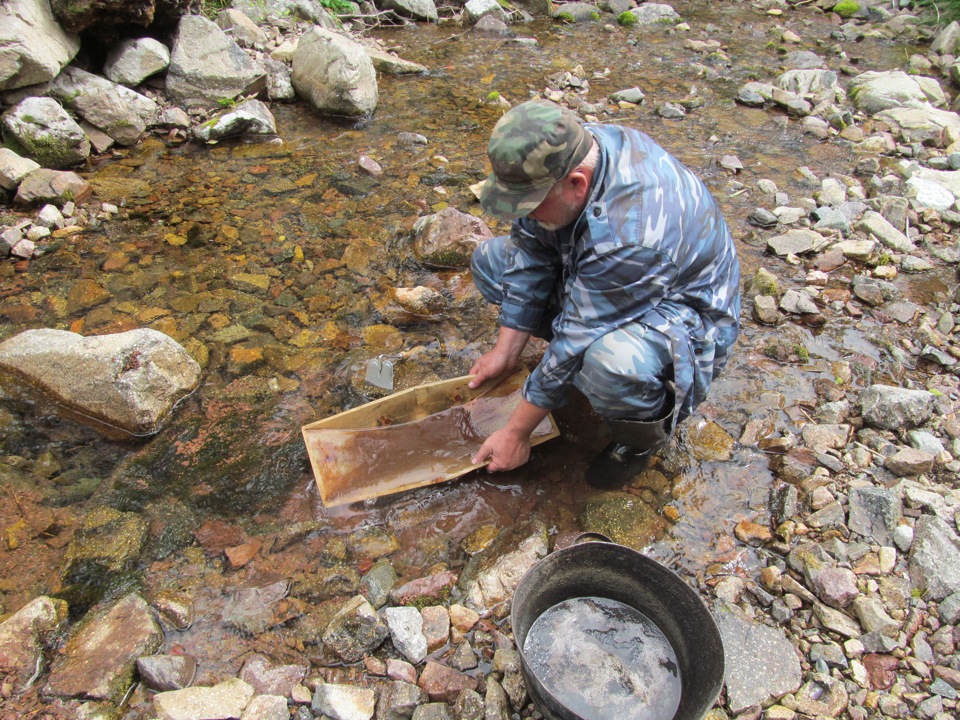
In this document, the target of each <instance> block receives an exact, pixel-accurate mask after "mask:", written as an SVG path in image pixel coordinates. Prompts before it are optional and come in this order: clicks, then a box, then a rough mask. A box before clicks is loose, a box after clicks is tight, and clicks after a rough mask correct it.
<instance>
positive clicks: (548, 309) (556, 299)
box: [499, 124, 740, 420]
mask: <svg viewBox="0 0 960 720" xmlns="http://www.w3.org/2000/svg"><path fill="white" fill-rule="evenodd" d="M586 127H587V128H588V129H589V131H590V132H591V133H592V134H593V135H594V137H595V138H596V139H597V140H598V141H599V144H600V150H601V152H600V158H599V161H598V163H597V168H596V170H595V172H594V176H593V181H592V184H591V188H590V197H589V199H588V201H587V205H586V208H585V210H584V212H583V214H582V215H581V216H580V217H579V219H578V220H576V221H575V222H574V223H572V224H571V225H569V226H567V227H565V228H561V229H559V230H557V231H550V230H546V229H544V228H542V227H540V226H539V225H538V224H537V222H536V221H535V220H533V219H531V218H530V217H523V218H520V219H519V220H517V221H515V222H514V223H513V227H512V229H511V235H510V238H511V243H510V244H511V245H512V246H513V250H512V253H513V255H512V259H511V260H508V269H507V270H506V271H505V272H504V274H503V277H502V284H503V289H504V300H503V304H502V305H501V310H500V318H499V323H500V324H501V325H503V326H505V327H508V328H513V329H515V330H521V331H526V332H533V331H536V330H537V329H538V328H541V327H543V325H544V323H545V322H547V321H548V320H549V317H550V314H552V313H557V309H558V308H559V314H556V317H555V318H554V319H553V323H552V330H553V339H552V340H551V342H550V345H549V347H548V348H547V350H546V352H545V353H544V356H543V360H542V361H541V362H540V364H539V366H538V367H537V368H536V369H535V370H534V372H533V373H532V374H531V376H530V378H529V379H528V381H527V383H526V385H525V386H524V389H523V396H524V398H525V399H526V400H528V401H529V402H531V403H533V404H534V405H536V406H538V407H541V408H545V409H550V410H553V409H556V408H558V407H560V406H562V405H563V404H564V403H565V402H566V396H567V393H568V391H569V389H570V387H571V385H572V383H573V379H574V377H575V376H576V374H577V373H578V372H579V370H580V367H581V365H582V361H583V355H584V353H585V351H586V350H587V348H588V347H589V346H590V345H591V344H592V343H593V342H594V341H595V340H597V339H598V338H600V337H602V336H604V335H606V334H607V333H609V332H611V331H613V330H615V329H617V328H619V327H622V326H624V325H626V324H629V323H631V322H641V323H644V324H646V325H649V326H651V327H654V328H656V329H657V330H660V331H661V332H663V333H664V334H666V335H667V336H668V337H669V338H670V340H671V344H672V349H673V354H674V372H675V377H674V382H675V384H676V388H675V390H676V401H677V406H678V408H679V417H678V420H680V419H683V417H686V415H688V414H690V412H692V410H693V408H694V407H696V405H697V404H698V403H699V402H700V401H702V400H703V398H704V397H705V396H706V391H707V389H708V388H709V386H710V383H711V381H712V380H713V378H714V377H716V375H717V374H718V373H719V372H720V369H721V368H722V367H723V366H724V364H725V363H726V361H727V358H728V356H729V353H730V349H731V347H732V345H733V343H734V341H735V340H736V337H737V334H738V332H739V328H740V288H739V284H740V266H739V261H738V260H737V253H736V248H735V247H734V244H733V239H732V237H731V236H730V232H729V230H728V229H727V226H726V223H725V222H724V220H723V218H722V217H721V215H720V210H719V209H718V207H717V205H716V203H715V202H714V200H713V198H712V197H711V196H710V194H709V192H708V190H707V188H706V187H705V186H704V184H703V183H702V182H701V181H700V180H699V179H698V178H697V177H696V176H695V175H694V174H693V173H691V172H690V171H689V170H688V169H687V168H685V167H684V166H683V165H682V164H681V163H680V162H679V161H678V160H677V159H676V158H674V157H673V156H671V155H670V154H669V153H667V152H666V151H665V150H664V149H663V148H661V147H660V146H659V145H657V144H656V143H654V142H653V140H652V139H651V138H649V137H648V136H647V135H645V134H644V133H641V132H638V131H636V130H633V129H630V128H624V127H620V126H616V125H593V124H590V125H587V126H586Z"/></svg>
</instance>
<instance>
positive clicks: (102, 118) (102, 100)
mask: <svg viewBox="0 0 960 720" xmlns="http://www.w3.org/2000/svg"><path fill="white" fill-rule="evenodd" d="M50 95H52V96H53V97H55V98H56V99H57V100H59V101H60V102H61V103H63V105H64V106H65V107H67V108H69V109H70V110H72V111H73V112H75V113H76V114H77V115H79V116H80V117H82V118H83V119H84V120H86V121H87V122H88V123H90V124H91V125H93V126H94V127H95V128H97V129H99V130H102V131H103V132H105V133H106V134H107V135H109V136H110V137H111V138H113V139H114V140H115V141H116V142H118V143H119V144H120V145H133V144H135V143H136V142H137V141H138V140H139V139H140V136H141V135H143V133H144V131H145V130H146V129H147V127H148V126H149V125H151V124H152V123H153V122H155V121H156V118H157V115H158V114H159V112H160V108H159V106H158V105H157V103H155V102H154V101H153V100H151V99H150V98H148V97H146V96H145V95H141V94H140V93H138V92H135V91H133V90H131V89H130V88H128V87H124V86H123V85H118V84H117V83H114V82H110V81H109V80H107V79H106V78H102V77H99V76H98V75H94V74H93V73H88V72H87V71H86V70H80V69H79V68H74V67H68V68H64V71H63V72H62V73H60V75H59V76H58V77H57V79H56V80H54V81H53V83H52V84H51V85H50Z"/></svg>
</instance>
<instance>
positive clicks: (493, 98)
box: [487, 90, 500, 103]
mask: <svg viewBox="0 0 960 720" xmlns="http://www.w3.org/2000/svg"><path fill="white" fill-rule="evenodd" d="M499 99H500V93H498V92H497V91H496V90H494V91H493V92H491V93H490V94H489V95H487V102H488V103H489V102H497V100H499Z"/></svg>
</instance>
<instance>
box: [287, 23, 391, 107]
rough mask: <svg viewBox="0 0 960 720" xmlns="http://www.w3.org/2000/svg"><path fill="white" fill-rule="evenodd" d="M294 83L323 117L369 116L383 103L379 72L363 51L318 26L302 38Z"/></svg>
mask: <svg viewBox="0 0 960 720" xmlns="http://www.w3.org/2000/svg"><path fill="white" fill-rule="evenodd" d="M291 79H292V82H293V87H294V89H295V90H296V91H297V95H298V96H299V97H300V98H302V99H303V100H305V101H306V102H307V103H309V104H310V106H311V107H313V108H314V109H315V110H317V111H318V112H320V113H328V114H331V115H345V116H349V117H356V116H361V115H367V114H369V113H372V112H373V111H374V109H375V108H376V107H377V102H378V100H379V91H378V88H377V77H376V71H375V70H374V68H373V62H372V61H371V60H370V57H369V56H368V55H367V53H366V51H365V50H364V49H363V47H362V46H361V45H359V44H357V43H355V42H354V41H352V40H350V39H348V38H347V37H345V36H343V35H339V34H337V33H335V32H332V31H330V30H325V29H323V28H320V27H316V26H315V27H313V28H311V29H310V30H308V31H307V32H306V33H304V34H303V35H301V36H300V42H299V44H298V45H297V49H296V50H295V51H294V53H293V75H292V78H291Z"/></svg>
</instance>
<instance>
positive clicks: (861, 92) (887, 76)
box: [848, 70, 946, 115]
mask: <svg viewBox="0 0 960 720" xmlns="http://www.w3.org/2000/svg"><path fill="white" fill-rule="evenodd" d="M848 93H849V95H850V99H851V100H853V104H854V105H855V106H856V108H857V109H858V110H861V111H863V112H865V113H867V114H869V115H874V114H876V113H878V112H880V111H881V110H889V109H891V108H898V107H913V108H927V107H930V106H931V105H936V106H939V107H943V106H944V105H945V104H946V101H945V98H944V94H943V89H942V88H941V87H940V84H939V83H938V82H937V81H936V80H935V79H933V78H926V77H921V76H912V75H907V74H906V73H905V72H903V71H901V70H892V71H888V72H876V71H870V72H865V73H861V74H859V75H857V76H856V77H855V78H853V80H851V81H850V85H849V88H848Z"/></svg>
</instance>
